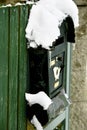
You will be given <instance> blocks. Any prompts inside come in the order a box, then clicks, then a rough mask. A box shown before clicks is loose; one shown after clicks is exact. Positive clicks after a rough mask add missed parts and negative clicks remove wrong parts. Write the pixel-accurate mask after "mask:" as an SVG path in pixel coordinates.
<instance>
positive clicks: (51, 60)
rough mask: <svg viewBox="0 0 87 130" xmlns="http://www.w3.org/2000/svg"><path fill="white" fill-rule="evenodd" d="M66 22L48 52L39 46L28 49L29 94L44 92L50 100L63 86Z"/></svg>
mask: <svg viewBox="0 0 87 130" xmlns="http://www.w3.org/2000/svg"><path fill="white" fill-rule="evenodd" d="M66 23H68V22H66V20H65V21H64V22H63V23H62V25H61V27H60V33H61V35H60V37H59V38H58V39H57V40H56V41H55V42H54V43H53V46H52V48H51V49H50V50H46V49H44V48H42V47H41V46H39V47H38V48H29V49H28V54H29V55H28V58H29V59H28V61H29V65H28V66H29V76H28V77H30V79H29V80H30V81H29V82H30V84H29V92H30V93H37V92H39V91H45V92H46V93H47V94H48V95H49V96H50V97H51V98H52V97H54V96H55V95H56V94H57V93H59V91H60V90H61V89H62V88H63V87H64V86H65V79H66V77H65V71H66V42H67V31H66V30H67V24H66Z"/></svg>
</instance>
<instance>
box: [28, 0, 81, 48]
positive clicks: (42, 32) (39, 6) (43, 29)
mask: <svg viewBox="0 0 87 130" xmlns="http://www.w3.org/2000/svg"><path fill="white" fill-rule="evenodd" d="M68 15H69V16H71V17H72V20H73V22H74V26H75V27H78V25H79V21H78V8H77V6H76V5H75V3H74V2H73V1H72V0H63V1H62V0H40V1H38V2H36V3H35V5H33V6H32V9H31V11H30V16H29V20H28V24H27V27H26V38H27V39H28V42H29V43H28V44H29V45H30V46H31V47H35V48H36V47H37V46H39V45H42V47H43V48H46V49H49V47H50V46H52V44H53V42H54V41H55V40H56V39H57V38H58V36H60V29H59V26H60V25H61V23H62V22H63V20H64V19H65V18H66V17H67V16H68ZM32 41H33V42H32Z"/></svg>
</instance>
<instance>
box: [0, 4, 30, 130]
mask: <svg viewBox="0 0 87 130" xmlns="http://www.w3.org/2000/svg"><path fill="white" fill-rule="evenodd" d="M28 8H29V7H28V6H27V5H23V6H16V7H15V6H13V7H11V8H10V7H5V8H0V130H13V129H14V130H26V113H25V112H26V108H25V97H24V93H25V91H26V79H27V77H26V76H27V74H26V73H27V49H26V39H25V27H26V24H27V19H28Z"/></svg>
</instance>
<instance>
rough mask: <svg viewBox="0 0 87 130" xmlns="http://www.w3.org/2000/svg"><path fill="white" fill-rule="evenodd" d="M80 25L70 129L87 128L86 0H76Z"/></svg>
mask: <svg viewBox="0 0 87 130" xmlns="http://www.w3.org/2000/svg"><path fill="white" fill-rule="evenodd" d="M76 3H77V4H78V8H79V19H80V26H79V28H78V29H76V47H75V50H74V51H73V60H72V81H71V100H72V105H71V107H70V130H87V0H76Z"/></svg>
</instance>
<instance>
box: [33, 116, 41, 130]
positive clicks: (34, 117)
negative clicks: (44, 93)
mask: <svg viewBox="0 0 87 130" xmlns="http://www.w3.org/2000/svg"><path fill="white" fill-rule="evenodd" d="M31 123H32V124H33V125H34V126H35V127H36V129H37V130H43V127H42V125H41V123H40V122H39V121H38V119H37V117H36V116H35V115H34V116H33V118H32V120H31Z"/></svg>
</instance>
